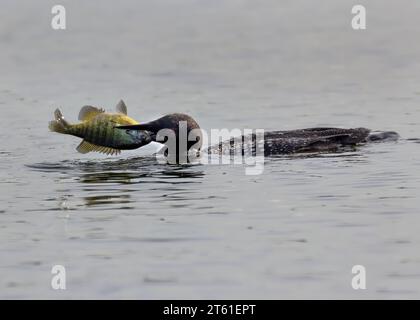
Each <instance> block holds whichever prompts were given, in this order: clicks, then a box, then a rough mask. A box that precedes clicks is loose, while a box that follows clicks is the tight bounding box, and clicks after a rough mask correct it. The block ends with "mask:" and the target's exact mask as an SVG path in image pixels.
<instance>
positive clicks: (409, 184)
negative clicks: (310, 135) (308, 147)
mask: <svg viewBox="0 0 420 320" xmlns="http://www.w3.org/2000/svg"><path fill="white" fill-rule="evenodd" d="M54 4H56V3H55V1H36V2H35V1H29V0H26V1H12V0H3V1H2V9H1V11H0V48H1V50H0V70H1V73H0V110H1V120H0V123H1V125H0V137H1V144H0V298H6V299H11V298H19V299H21V298H23V299H28V298H53V299H62V298H99V299H108V298H129V299H151V298H153V299H154V298H158V299H168V298H169V299H176V298H177V299H185V298H198V299H201V298H208V299H214V298H241V299H242V298H258V299H260V298H269V299H277V298H346V299H347V298H360V299H364V298H380V299H388V298H409V299H412V298H417V299H418V298H420V285H419V284H420V250H419V247H420V232H419V228H420V211H419V206H420V201H419V194H420V170H419V168H420V144H419V140H417V138H420V134H419V133H418V130H419V127H420V107H419V105H420V60H419V57H420V41H418V40H419V39H418V35H419V34H420V22H419V19H418V16H419V14H420V3H419V2H418V1H415V0H412V1H410V0H406V1H399V2H397V1H391V0H388V1H383V0H381V1H379V0H378V1H369V2H368V3H367V2H366V9H367V29H366V30H364V31H355V30H353V29H352V28H351V18H352V14H351V7H352V6H353V5H354V4H355V3H354V2H353V1H347V0H346V1H333V0H328V1H322V3H320V2H314V1H309V0H301V1H275V0H268V1H251V0H249V1H239V0H235V1H221V0H216V1H204V0H202V1H199V0H176V1H160V0H159V1H148V2H146V1H134V0H133V1H127V0H121V1H118V4H116V2H114V1H109V0H107V1H99V0H97V1H61V2H60V4H62V5H64V6H65V8H66V11H67V29H66V30H59V31H57V30H53V29H52V28H51V26H50V22H51V17H52V15H51V7H52V6H53V5H54ZM121 98H123V99H124V100H125V102H126V104H127V106H128V113H129V115H130V116H132V117H133V118H135V119H137V120H138V121H149V120H152V119H155V118H156V117H158V116H160V115H163V114H166V113H169V112H184V113H188V114H190V115H192V116H193V117H194V118H195V119H196V120H197V121H198V122H199V123H200V125H201V127H202V128H204V129H206V130H210V129H212V128H228V129H231V128H263V129H266V130H272V129H275V130H287V129H295V128H296V129H297V128H304V127H314V126H339V127H362V126H363V127H368V128H371V129H374V130H394V131H397V132H399V134H400V135H401V140H400V141H398V142H396V143H395V142H390V143H381V144H371V145H366V146H363V147H360V148H357V149H356V150H354V151H352V152H347V153H339V154H325V155H320V156H317V157H277V158H271V159H266V162H265V166H264V172H263V173H262V174H260V175H246V174H245V167H243V166H240V165H193V166H170V165H163V164H157V163H156V161H155V160H154V158H153V157H152V156H150V154H151V153H152V152H153V151H154V150H155V149H156V146H148V147H145V148H143V149H141V150H134V151H127V152H123V153H122V154H121V155H120V156H117V157H106V156H104V155H100V154H89V155H82V154H79V153H77V152H76V150H75V148H76V146H77V145H78V144H79V139H77V138H75V137H71V136H64V135H59V134H55V133H51V132H49V131H48V128H47V124H48V121H49V120H51V119H52V117H53V111H54V109H55V108H57V107H60V108H61V110H62V112H63V114H64V115H65V116H66V118H67V119H68V120H69V121H72V122H75V121H76V119H77V114H78V112H79V109H80V108H81V107H82V106H83V105H85V104H93V105H97V106H101V107H104V108H106V109H107V110H113V109H114V106H115V104H116V103H117V102H118V100H119V99H121ZM57 264H59V265H63V266H64V267H65V268H66V280H67V283H66V287H67V288H66V290H62V291H57V290H53V289H52V288H51V279H52V276H53V275H52V274H51V268H52V266H53V265H57ZM354 265H363V266H364V267H365V268H366V285H367V289H366V290H354V289H353V288H352V286H351V281H352V276H353V274H352V273H351V270H352V267H353V266H354Z"/></svg>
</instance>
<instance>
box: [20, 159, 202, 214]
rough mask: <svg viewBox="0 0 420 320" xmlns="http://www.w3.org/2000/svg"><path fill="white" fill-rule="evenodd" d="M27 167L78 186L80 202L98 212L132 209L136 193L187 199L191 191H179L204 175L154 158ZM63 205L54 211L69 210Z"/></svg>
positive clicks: (194, 167) (195, 167) (190, 167)
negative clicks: (81, 200)
mask: <svg viewBox="0 0 420 320" xmlns="http://www.w3.org/2000/svg"><path fill="white" fill-rule="evenodd" d="M27 167H28V168H30V169H32V170H34V171H40V172H44V173H50V174H56V173H59V174H60V176H59V180H63V181H66V182H69V181H71V182H72V183H74V184H77V185H78V187H75V188H76V190H79V191H81V192H82V195H80V197H81V198H83V199H84V205H85V206H86V207H101V208H102V209H108V208H107V207H108V206H110V207H109V208H110V209H112V208H114V209H115V207H114V206H112V205H119V206H118V208H119V209H134V206H131V205H130V204H131V203H135V202H137V201H138V199H133V194H135V196H134V198H138V197H137V195H139V193H142V192H148V191H159V190H160V191H162V192H163V194H162V195H161V197H162V198H163V199H164V200H167V199H170V200H173V201H179V200H188V198H189V197H191V196H192V195H193V192H191V191H188V192H183V191H185V190H188V189H185V188H183V187H182V186H183V185H186V184H195V183H200V178H202V177H203V176H204V172H203V171H202V170H201V169H200V166H199V165H192V164H186V165H167V164H159V163H158V161H157V160H156V159H155V158H154V157H135V158H128V159H117V160H98V161H92V160H90V161H82V160H73V161H67V160H64V161H60V162H56V163H53V162H42V163H35V164H28V165H27ZM57 191H58V192H60V190H57ZM61 191H62V190H61ZM86 194H88V195H86ZM66 197H67V198H68V197H69V195H67V196H66ZM63 203H65V201H64V200H63V199H62V198H60V199H59V206H58V208H59V209H63V208H64V209H66V210H67V209H69V208H68V207H67V206H66V205H63ZM174 206H175V207H182V206H185V205H174ZM54 209H56V208H54Z"/></svg>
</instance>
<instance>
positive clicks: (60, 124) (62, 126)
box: [48, 109, 70, 133]
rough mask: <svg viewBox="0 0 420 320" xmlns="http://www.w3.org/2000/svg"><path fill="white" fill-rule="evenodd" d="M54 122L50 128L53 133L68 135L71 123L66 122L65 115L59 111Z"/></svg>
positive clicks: (50, 124) (56, 112)
mask: <svg viewBox="0 0 420 320" xmlns="http://www.w3.org/2000/svg"><path fill="white" fill-rule="evenodd" d="M54 118H55V119H54V120H53V121H50V122H49V124H48V128H49V129H50V130H51V131H53V132H58V133H67V129H68V128H69V127H70V123H68V122H67V121H66V120H64V117H63V114H62V113H61V111H60V110H59V109H56V110H55V111H54Z"/></svg>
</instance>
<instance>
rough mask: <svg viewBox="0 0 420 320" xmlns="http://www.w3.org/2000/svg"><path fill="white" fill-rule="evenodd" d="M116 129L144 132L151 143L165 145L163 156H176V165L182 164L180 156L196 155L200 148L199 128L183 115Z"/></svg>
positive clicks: (179, 114)
mask: <svg viewBox="0 0 420 320" xmlns="http://www.w3.org/2000/svg"><path fill="white" fill-rule="evenodd" d="M116 128H118V129H126V130H127V129H128V130H141V131H145V132H146V133H147V134H149V135H150V137H151V139H152V141H156V142H160V143H163V144H165V145H166V147H167V148H166V150H165V155H167V156H168V155H169V156H172V157H175V156H176V162H177V163H178V162H183V161H180V158H181V156H183V155H186V154H187V153H191V152H192V153H198V152H199V151H200V149H201V146H202V139H203V136H202V132H201V129H200V126H199V125H198V123H197V122H196V121H195V120H194V119H193V118H192V117H190V116H189V115H186V114H183V113H171V114H168V115H166V116H163V117H161V118H159V119H156V120H154V121H150V122H147V123H143V124H135V125H126V126H118V127H116ZM145 144H147V143H145ZM139 147H142V145H139ZM171 153H172V154H171Z"/></svg>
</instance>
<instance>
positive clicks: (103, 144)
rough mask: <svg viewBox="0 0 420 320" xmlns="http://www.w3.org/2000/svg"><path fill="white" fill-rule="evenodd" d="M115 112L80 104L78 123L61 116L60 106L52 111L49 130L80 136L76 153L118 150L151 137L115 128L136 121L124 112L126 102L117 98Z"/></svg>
mask: <svg viewBox="0 0 420 320" xmlns="http://www.w3.org/2000/svg"><path fill="white" fill-rule="evenodd" d="M116 111H117V112H116V113H108V112H105V110H104V109H102V108H97V107H94V106H84V107H82V108H81V109H80V112H79V117H78V118H79V120H80V121H81V122H80V123H76V124H71V123H69V122H68V121H67V120H65V119H64V117H63V114H62V113H61V111H60V109H56V110H55V111H54V118H55V119H54V120H52V121H50V122H49V125H48V127H49V129H50V131H52V132H57V133H61V134H69V135H73V136H76V137H79V138H82V139H83V140H82V142H81V143H80V144H79V145H78V146H77V148H76V150H77V151H78V152H80V153H83V154H85V153H88V152H100V153H104V154H107V155H117V154H120V152H121V150H130V149H136V148H138V147H140V146H143V145H145V144H147V143H150V142H151V141H152V138H151V137H150V135H149V134H148V133H147V132H145V131H138V130H130V129H127V130H119V129H117V127H118V126H119V125H134V124H139V122H137V121H136V120H134V119H132V118H130V117H129V116H127V106H126V105H125V103H124V101H122V100H121V101H120V102H119V103H118V104H117V106H116Z"/></svg>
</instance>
